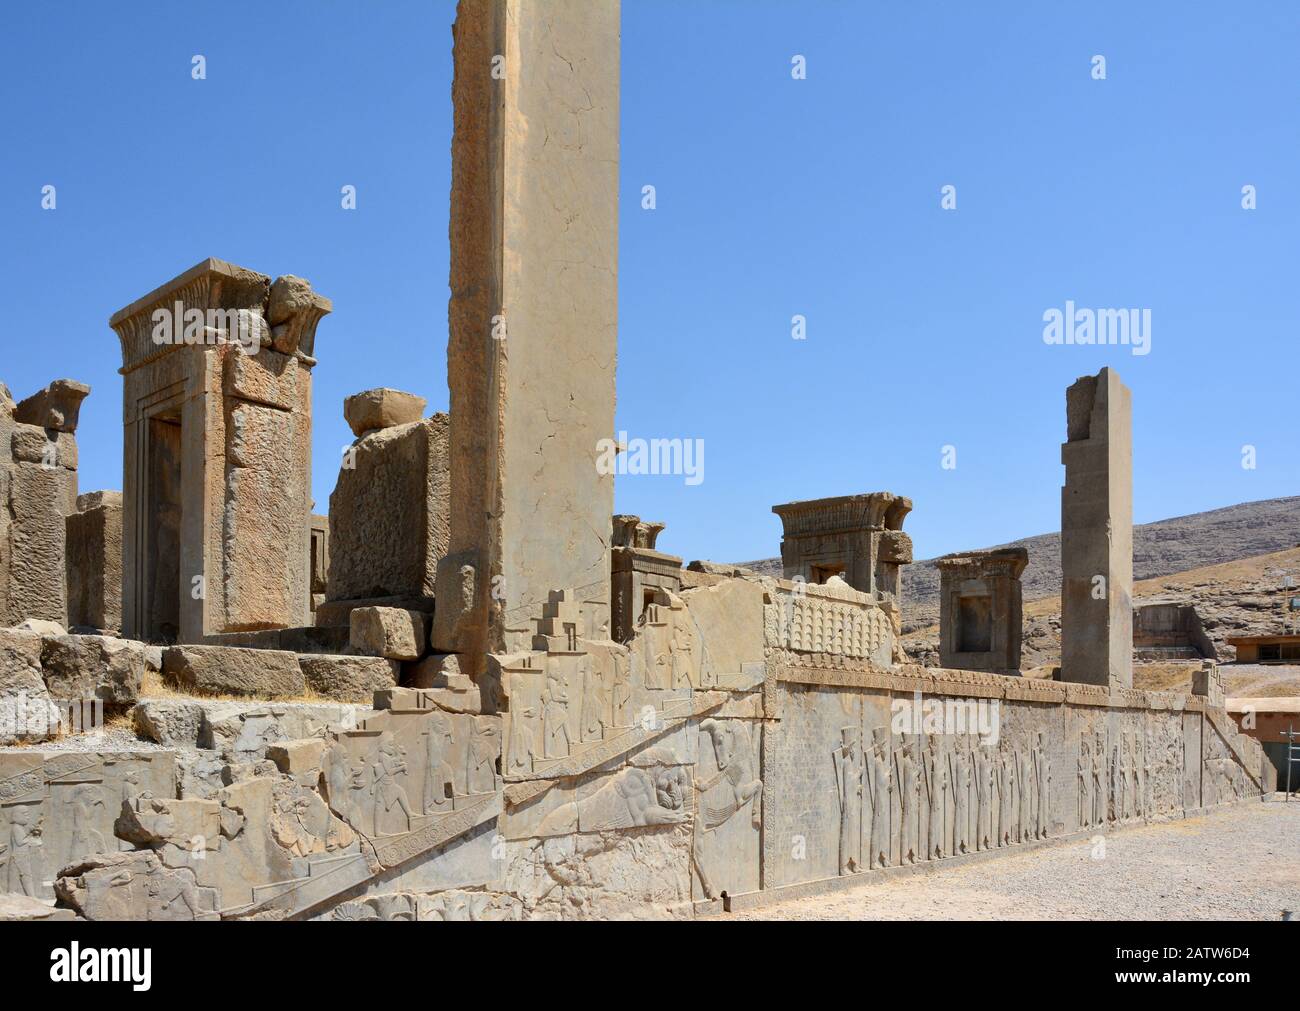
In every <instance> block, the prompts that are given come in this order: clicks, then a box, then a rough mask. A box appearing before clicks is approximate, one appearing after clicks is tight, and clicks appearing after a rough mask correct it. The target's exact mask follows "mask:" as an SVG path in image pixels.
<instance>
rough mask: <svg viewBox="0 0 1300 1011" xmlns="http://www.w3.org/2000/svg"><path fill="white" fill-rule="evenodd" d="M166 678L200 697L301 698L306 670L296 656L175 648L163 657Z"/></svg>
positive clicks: (215, 648)
mask: <svg viewBox="0 0 1300 1011" xmlns="http://www.w3.org/2000/svg"><path fill="white" fill-rule="evenodd" d="M163 677H164V678H165V679H166V680H167V682H168V683H169V684H171V685H173V686H174V687H176V688H179V689H180V690H182V691H187V692H193V693H195V694H200V695H251V696H256V697H261V698H285V697H294V696H301V695H302V694H303V693H304V692H305V691H306V682H305V681H304V680H303V676H302V668H301V667H299V666H298V657H297V656H296V655H294V654H293V653H286V652H281V651H279V650H269V649H239V648H236V647H229V646H171V647H169V648H168V649H167V650H166V651H164V653H163Z"/></svg>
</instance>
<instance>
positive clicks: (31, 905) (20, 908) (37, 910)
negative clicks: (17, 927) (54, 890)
mask: <svg viewBox="0 0 1300 1011" xmlns="http://www.w3.org/2000/svg"><path fill="white" fill-rule="evenodd" d="M76 918H77V914H76V913H74V912H73V911H72V910H71V909H56V908H55V907H54V906H51V905H47V904H46V903H44V902H42V901H40V899H33V898H30V897H29V896H26V895H23V894H21V893H15V892H5V893H0V923H18V922H20V921H26V920H42V921H45V922H50V923H53V922H66V921H68V920H75V919H76Z"/></svg>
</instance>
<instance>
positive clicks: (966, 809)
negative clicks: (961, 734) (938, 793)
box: [952, 738, 974, 853]
mask: <svg viewBox="0 0 1300 1011" xmlns="http://www.w3.org/2000/svg"><path fill="white" fill-rule="evenodd" d="M973 762H974V756H973V755H972V754H971V752H970V738H966V739H965V741H964V742H963V743H961V744H959V745H958V747H957V750H956V751H955V752H954V753H953V787H952V788H953V798H954V800H953V817H954V819H955V820H956V826H955V831H954V832H953V844H952V845H953V852H954V853H969V852H970V849H971V846H970V794H971V786H972V785H973V780H974V776H973V775H972V773H973V771H974V770H973V769H972V764H973Z"/></svg>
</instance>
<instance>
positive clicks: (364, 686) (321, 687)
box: [298, 654, 401, 702]
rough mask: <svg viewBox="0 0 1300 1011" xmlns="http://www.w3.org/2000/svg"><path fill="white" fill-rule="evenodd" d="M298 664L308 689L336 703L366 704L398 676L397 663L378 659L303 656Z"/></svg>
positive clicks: (395, 682)
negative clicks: (336, 701) (335, 700)
mask: <svg viewBox="0 0 1300 1011" xmlns="http://www.w3.org/2000/svg"><path fill="white" fill-rule="evenodd" d="M298 663H299V664H300V665H301V667H302V675H303V678H304V679H305V680H306V682H307V687H308V688H309V689H311V690H312V691H313V692H315V693H316V694H317V695H320V696H322V697H324V698H327V699H337V700H338V701H340V702H369V701H370V699H371V698H372V697H373V695H374V693H375V692H377V691H380V690H382V689H384V688H392V687H393V686H394V685H396V684H397V677H398V675H399V674H400V673H401V665H400V664H399V663H398V662H397V661H395V660H386V659H384V658H383V657H378V656H328V655H323V654H304V655H301V656H299V657H298Z"/></svg>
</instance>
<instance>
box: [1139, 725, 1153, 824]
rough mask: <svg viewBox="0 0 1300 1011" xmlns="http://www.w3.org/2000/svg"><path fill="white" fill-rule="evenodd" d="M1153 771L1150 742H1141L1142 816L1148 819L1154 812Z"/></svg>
mask: <svg viewBox="0 0 1300 1011" xmlns="http://www.w3.org/2000/svg"><path fill="white" fill-rule="evenodd" d="M1155 790H1156V787H1155V769H1154V768H1152V765H1151V741H1150V739H1149V738H1147V737H1146V736H1145V735H1144V737H1143V740H1142V814H1143V815H1144V816H1145V817H1147V818H1150V817H1151V816H1152V815H1154V814H1155V813H1156V811H1155Z"/></svg>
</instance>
